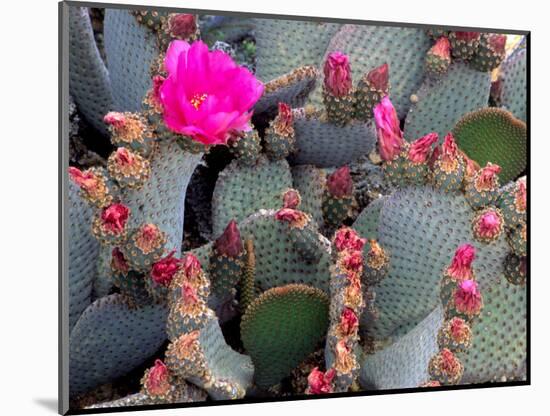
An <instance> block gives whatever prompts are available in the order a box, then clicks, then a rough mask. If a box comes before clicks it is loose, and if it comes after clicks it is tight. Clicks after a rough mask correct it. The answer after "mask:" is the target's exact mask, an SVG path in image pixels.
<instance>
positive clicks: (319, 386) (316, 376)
mask: <svg viewBox="0 0 550 416" xmlns="http://www.w3.org/2000/svg"><path fill="white" fill-rule="evenodd" d="M335 375H336V371H335V370H334V369H333V368H331V369H330V370H328V371H327V372H325V373H323V372H322V371H320V370H319V367H315V368H314V369H313V370H311V373H309V376H308V377H307V383H308V388H307V394H326V393H332V391H333V388H332V379H333V378H334V376H335Z"/></svg>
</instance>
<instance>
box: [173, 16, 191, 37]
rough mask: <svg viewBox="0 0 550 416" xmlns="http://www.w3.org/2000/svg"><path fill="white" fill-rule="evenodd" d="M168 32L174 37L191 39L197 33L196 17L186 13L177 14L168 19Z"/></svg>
mask: <svg viewBox="0 0 550 416" xmlns="http://www.w3.org/2000/svg"><path fill="white" fill-rule="evenodd" d="M168 30H169V32H170V35H172V37H175V38H178V39H189V38H190V37H191V36H193V35H194V34H195V33H196V32H197V23H196V19H195V16H194V15H192V14H186V13H175V14H172V15H170V17H169V19H168Z"/></svg>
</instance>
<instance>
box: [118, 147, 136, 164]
mask: <svg viewBox="0 0 550 416" xmlns="http://www.w3.org/2000/svg"><path fill="white" fill-rule="evenodd" d="M135 159H136V158H135V156H134V155H133V153H132V152H130V151H129V150H128V149H126V148H125V147H119V148H118V149H117V150H116V152H115V156H114V160H115V162H116V164H117V165H119V166H120V167H121V168H124V167H130V166H132V165H133V164H134V163H135Z"/></svg>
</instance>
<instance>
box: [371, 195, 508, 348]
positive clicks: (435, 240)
mask: <svg viewBox="0 0 550 416" xmlns="http://www.w3.org/2000/svg"><path fill="white" fill-rule="evenodd" d="M473 216H474V211H473V210H472V209H471V207H470V205H469V204H468V202H467V201H466V198H465V197H464V196H463V195H462V194H448V193H445V192H443V191H440V190H437V189H434V188H432V187H430V186H426V187H409V188H404V189H401V190H399V191H396V192H394V193H393V194H392V195H391V196H390V197H389V198H388V199H387V200H386V201H385V203H384V206H383V208H382V210H381V213H380V219H379V221H380V223H379V225H378V242H379V243H380V245H381V246H382V247H383V248H384V249H385V250H386V251H387V252H388V254H389V256H390V259H391V261H390V267H389V272H388V275H387V276H386V277H385V278H384V280H382V282H381V283H380V284H379V286H378V287H377V290H376V302H375V305H376V307H377V308H378V310H379V312H380V319H379V320H377V321H375V322H372V323H371V325H372V326H371V327H370V328H369V332H371V334H372V335H373V336H374V337H375V338H386V337H388V336H390V335H391V334H392V333H393V332H394V331H395V330H396V329H397V328H398V327H399V326H402V325H404V324H406V323H407V322H420V321H421V320H422V319H423V318H424V317H426V315H427V314H428V313H429V312H430V311H431V310H433V309H434V308H435V306H436V305H437V304H438V302H439V280H440V279H441V272H442V271H443V269H444V268H445V267H447V266H448V265H449V264H450V262H451V259H452V257H453V255H454V253H455V251H456V249H457V248H458V247H459V246H460V245H461V244H464V243H470V244H473V245H474V246H475V248H476V260H475V263H474V267H475V270H476V274H477V279H478V281H479V282H480V283H481V284H482V285H483V284H488V282H491V281H493V280H495V279H497V278H499V277H500V276H501V275H502V273H503V271H504V266H503V261H504V258H505V257H506V254H507V253H508V251H509V250H510V249H509V247H508V244H507V242H506V238H505V236H504V235H501V236H500V237H499V239H498V240H496V241H495V242H493V243H491V244H489V245H487V244H484V243H480V242H477V241H475V239H474V236H473V234H472V226H471V220H472V218H473ZM503 234H504V233H503Z"/></svg>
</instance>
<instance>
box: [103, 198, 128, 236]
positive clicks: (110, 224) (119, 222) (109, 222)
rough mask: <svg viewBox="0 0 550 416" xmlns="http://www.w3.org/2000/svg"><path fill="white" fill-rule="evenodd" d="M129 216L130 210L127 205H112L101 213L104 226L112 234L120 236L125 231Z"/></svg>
mask: <svg viewBox="0 0 550 416" xmlns="http://www.w3.org/2000/svg"><path fill="white" fill-rule="evenodd" d="M129 215H130V210H129V209H128V207H126V206H125V205H122V204H111V205H109V206H108V207H107V208H105V209H104V210H103V211H102V212H101V221H102V225H103V227H104V228H105V229H106V230H108V231H110V232H111V233H113V234H120V233H122V231H124V227H125V225H126V222H127V221H128V217H129Z"/></svg>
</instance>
